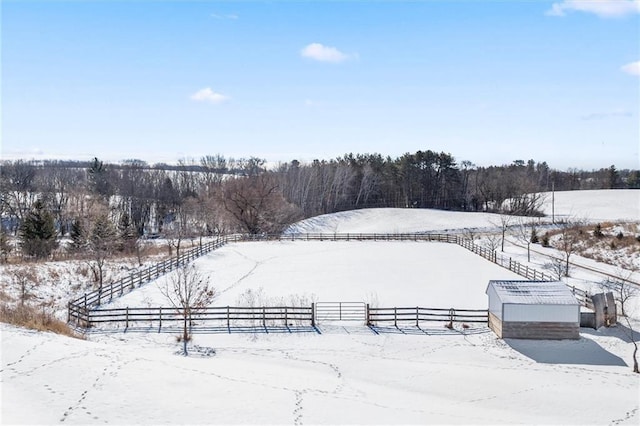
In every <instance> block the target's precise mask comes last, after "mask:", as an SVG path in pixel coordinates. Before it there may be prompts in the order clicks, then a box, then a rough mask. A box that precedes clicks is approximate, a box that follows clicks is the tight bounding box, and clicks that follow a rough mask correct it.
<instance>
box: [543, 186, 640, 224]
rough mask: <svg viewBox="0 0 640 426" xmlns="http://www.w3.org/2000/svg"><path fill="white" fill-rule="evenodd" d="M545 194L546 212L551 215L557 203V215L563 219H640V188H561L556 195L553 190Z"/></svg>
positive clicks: (544, 209) (544, 208) (635, 220)
mask: <svg viewBox="0 0 640 426" xmlns="http://www.w3.org/2000/svg"><path fill="white" fill-rule="evenodd" d="M544 195H545V197H544V199H545V202H544V205H543V209H542V211H543V212H544V213H545V214H546V215H548V216H551V213H552V205H555V214H556V215H558V217H560V218H562V217H575V218H579V219H583V220H587V221H590V222H604V221H616V220H627V221H633V222H638V221H640V189H600V190H593V191H560V192H556V193H555V194H553V196H552V194H551V193H550V192H547V193H545V194H544ZM552 201H554V202H553V203H552Z"/></svg>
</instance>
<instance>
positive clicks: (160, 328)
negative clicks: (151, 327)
mask: <svg viewBox="0 0 640 426" xmlns="http://www.w3.org/2000/svg"><path fill="white" fill-rule="evenodd" d="M160 330H162V308H160V325H159V326H158V333H160Z"/></svg>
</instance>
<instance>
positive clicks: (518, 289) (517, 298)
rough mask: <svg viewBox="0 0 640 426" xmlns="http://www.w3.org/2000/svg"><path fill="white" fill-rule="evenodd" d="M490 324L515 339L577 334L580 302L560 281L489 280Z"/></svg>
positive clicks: (555, 337)
mask: <svg viewBox="0 0 640 426" xmlns="http://www.w3.org/2000/svg"><path fill="white" fill-rule="evenodd" d="M486 293H487V296H489V328H491V329H492V330H493V331H494V332H495V333H496V334H497V335H498V337H501V338H515V339H578V338H580V304H579V303H578V300H577V299H576V298H575V296H574V295H573V293H572V292H571V289H569V287H567V286H566V285H565V284H563V283H561V282H548V281H489V285H488V286H487V291H486Z"/></svg>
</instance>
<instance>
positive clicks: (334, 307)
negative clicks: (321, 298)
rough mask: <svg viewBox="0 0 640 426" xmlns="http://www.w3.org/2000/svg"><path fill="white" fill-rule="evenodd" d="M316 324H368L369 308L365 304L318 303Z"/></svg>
mask: <svg viewBox="0 0 640 426" xmlns="http://www.w3.org/2000/svg"><path fill="white" fill-rule="evenodd" d="M315 314H316V323H328V322H335V321H360V322H362V323H363V324H366V322H367V308H366V304H365V303H364V302H317V303H316V307H315Z"/></svg>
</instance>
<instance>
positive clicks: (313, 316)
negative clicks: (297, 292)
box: [311, 302, 316, 327]
mask: <svg viewBox="0 0 640 426" xmlns="http://www.w3.org/2000/svg"><path fill="white" fill-rule="evenodd" d="M315 326H316V304H315V303H314V302H311V327H315Z"/></svg>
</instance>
